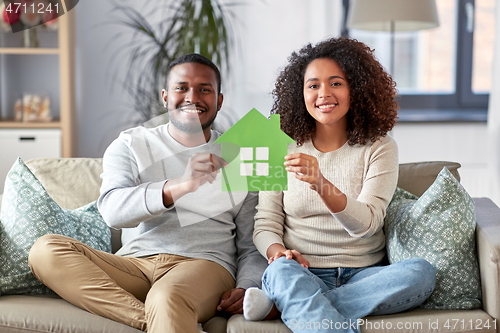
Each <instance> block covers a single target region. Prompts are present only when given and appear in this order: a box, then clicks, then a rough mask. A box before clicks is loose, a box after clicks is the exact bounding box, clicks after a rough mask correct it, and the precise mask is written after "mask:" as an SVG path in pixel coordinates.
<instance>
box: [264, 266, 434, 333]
mask: <svg viewBox="0 0 500 333" xmlns="http://www.w3.org/2000/svg"><path fill="white" fill-rule="evenodd" d="M435 283H436V273H435V271H434V268H433V267H432V265H431V264H429V262H427V261H426V260H424V259H419V258H413V259H408V260H403V261H400V262H397V263H394V264H391V265H388V266H382V265H374V266H370V267H362V268H342V267H339V268H327V269H322V268H309V269H306V268H304V267H302V266H300V265H299V264H298V263H297V262H296V261H295V260H289V259H285V258H284V257H282V258H279V259H278V260H275V261H274V262H272V263H271V265H269V266H268V267H267V269H266V271H265V272H264V275H263V276H262V289H263V290H264V291H265V292H266V294H267V295H268V297H269V298H270V299H272V300H273V301H274V304H275V305H276V307H277V308H278V310H279V311H280V312H281V318H282V320H283V322H284V323H285V324H286V325H287V326H288V328H290V329H291V330H292V331H293V332H295V333H297V332H308V333H311V332H351V333H352V332H360V328H359V327H358V325H357V319H358V318H362V317H365V316H367V315H385V314H390V313H397V312H401V311H405V310H409V309H412V308H415V307H417V306H418V305H420V304H422V302H424V301H425V299H426V298H427V297H429V295H430V294H431V293H432V291H433V290H434V286H435Z"/></svg>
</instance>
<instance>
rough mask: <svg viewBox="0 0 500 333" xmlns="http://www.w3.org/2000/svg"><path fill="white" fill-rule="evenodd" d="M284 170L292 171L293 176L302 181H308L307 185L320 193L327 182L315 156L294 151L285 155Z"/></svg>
mask: <svg viewBox="0 0 500 333" xmlns="http://www.w3.org/2000/svg"><path fill="white" fill-rule="evenodd" d="M285 159H286V162H285V167H286V168H285V170H286V171H288V172H293V173H294V174H295V178H297V179H298V180H301V181H303V182H306V183H309V187H310V188H311V189H312V190H314V191H316V192H319V193H320V194H321V191H322V190H323V187H324V186H325V185H326V186H327V184H328V181H327V180H326V178H325V177H323V174H322V173H321V171H320V170H319V164H318V160H317V159H316V157H314V156H311V155H307V154H303V153H295V154H290V155H286V156H285Z"/></svg>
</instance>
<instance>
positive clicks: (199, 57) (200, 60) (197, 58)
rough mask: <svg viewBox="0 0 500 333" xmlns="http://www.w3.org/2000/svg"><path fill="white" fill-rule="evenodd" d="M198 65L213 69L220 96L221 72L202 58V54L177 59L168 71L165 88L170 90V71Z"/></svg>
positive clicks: (210, 62) (191, 54)
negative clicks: (185, 65)
mask: <svg viewBox="0 0 500 333" xmlns="http://www.w3.org/2000/svg"><path fill="white" fill-rule="evenodd" d="M193 62H194V63H198V64H202V65H205V66H208V67H210V68H212V69H213V70H214V72H215V76H216V77H217V94H220V92H221V77H220V71H219V68H217V66H216V65H215V64H214V63H213V62H212V61H211V60H210V59H208V58H207V57H205V56H202V55H201V54H198V53H190V54H185V55H183V56H180V57H179V58H177V59H175V60H174V61H172V62H171V63H170V65H168V69H167V75H166V77H165V88H166V89H167V90H168V77H169V76H170V71H171V70H172V68H173V67H174V66H177V65H181V64H186V63H193Z"/></svg>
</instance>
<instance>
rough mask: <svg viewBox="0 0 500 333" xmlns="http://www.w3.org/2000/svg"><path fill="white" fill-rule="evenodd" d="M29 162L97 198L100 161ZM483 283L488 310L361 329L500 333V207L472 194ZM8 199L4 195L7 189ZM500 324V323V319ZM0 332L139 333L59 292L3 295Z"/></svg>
mask: <svg viewBox="0 0 500 333" xmlns="http://www.w3.org/2000/svg"><path fill="white" fill-rule="evenodd" d="M26 165H27V166H28V167H29V168H30V170H31V171H32V172H33V173H34V174H35V176H36V177H37V178H38V179H39V180H40V181H41V183H42V184H43V186H44V187H45V189H46V190H47V192H48V193H49V195H50V196H51V197H52V198H53V199H54V200H55V201H56V202H57V203H58V204H59V205H60V206H61V207H63V208H68V209H75V208H78V207H80V206H83V205H85V204H87V203H89V202H92V201H94V200H96V199H97V197H98V195H99V186H100V183H101V179H100V173H101V172H102V165H101V159H92V158H51V159H34V160H30V161H27V162H26ZM443 166H446V167H447V168H448V169H449V170H450V171H451V172H452V174H453V175H454V176H455V177H456V178H457V179H458V180H459V179H460V176H459V173H458V168H459V167H460V164H458V163H453V162H422V163H410V164H401V165H400V174H399V182H398V186H399V187H401V188H403V189H405V190H407V191H409V192H411V193H413V194H415V195H417V196H419V195H421V194H422V193H423V192H424V191H425V190H426V189H427V187H429V185H431V184H432V182H433V181H434V179H435V178H436V175H437V174H438V173H439V171H440V170H441V169H442V168H443ZM473 199H474V202H475V212H476V240H477V255H478V261H479V271H480V281H481V289H482V308H480V309H475V310H426V309H416V310H412V311H409V312H404V313H399V314H394V315H386V316H372V317H368V318H367V320H368V321H369V322H370V325H369V326H368V325H364V326H362V329H361V331H362V332H499V333H500V328H498V327H497V319H500V290H499V289H500V277H499V275H500V264H499V260H500V209H499V208H498V207H497V206H496V205H495V204H494V203H493V202H492V201H491V200H490V199H488V198H473ZM0 202H1V195H0ZM111 238H112V250H113V251H116V250H117V249H118V248H119V247H120V233H119V231H116V230H112V233H111ZM498 324H500V323H498ZM203 330H204V331H206V332H209V333H210V332H220V333H222V332H229V333H247V332H248V333H258V332H261V333H272V332H274V333H281V332H283V333H285V332H290V330H289V329H288V328H287V327H286V326H285V325H284V324H283V323H282V322H281V320H273V321H264V322H248V321H246V320H245V319H244V318H243V316H242V315H234V316H231V317H230V318H229V319H228V318H225V317H222V316H216V317H214V318H212V319H210V320H209V321H208V322H206V323H204V324H203ZM0 332H1V333H19V332H57V333H63V332H64V333H66V332H67V333H70V332H71V333H80V332H81V333H83V332H85V333H94V332H95V333H97V332H99V333H104V332H106V333H111V332H120V333H133V332H136V333H137V332H139V331H138V330H136V329H134V328H131V327H128V326H126V325H123V324H120V323H117V322H114V321H112V320H109V319H106V318H102V317H100V316H97V315H94V314H91V313H88V312H86V311H84V310H81V309H79V308H78V307H75V306H73V305H71V304H70V303H68V302H66V301H65V300H63V299H61V298H59V297H58V296H57V295H36V296H31V295H1V296H0Z"/></svg>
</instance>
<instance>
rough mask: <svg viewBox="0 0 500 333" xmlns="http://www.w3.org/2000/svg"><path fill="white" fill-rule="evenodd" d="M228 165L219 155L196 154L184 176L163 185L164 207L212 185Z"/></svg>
mask: <svg viewBox="0 0 500 333" xmlns="http://www.w3.org/2000/svg"><path fill="white" fill-rule="evenodd" d="M227 165H228V164H227V162H226V161H224V159H222V158H221V157H219V156H217V155H214V154H208V153H197V154H194V155H193V156H191V158H190V159H189V161H188V164H187V166H186V171H184V174H183V175H182V176H181V177H178V178H175V179H171V180H169V181H168V182H166V183H165V185H163V205H164V206H165V207H168V206H170V205H171V204H173V203H174V201H175V200H176V199H179V198H181V197H183V196H184V195H186V194H188V193H191V192H195V191H196V190H197V189H198V188H199V187H200V186H201V185H203V184H205V183H207V182H208V183H210V184H212V183H213V182H214V181H215V178H216V177H217V174H218V173H219V172H220V169H221V168H222V167H225V166H227Z"/></svg>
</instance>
